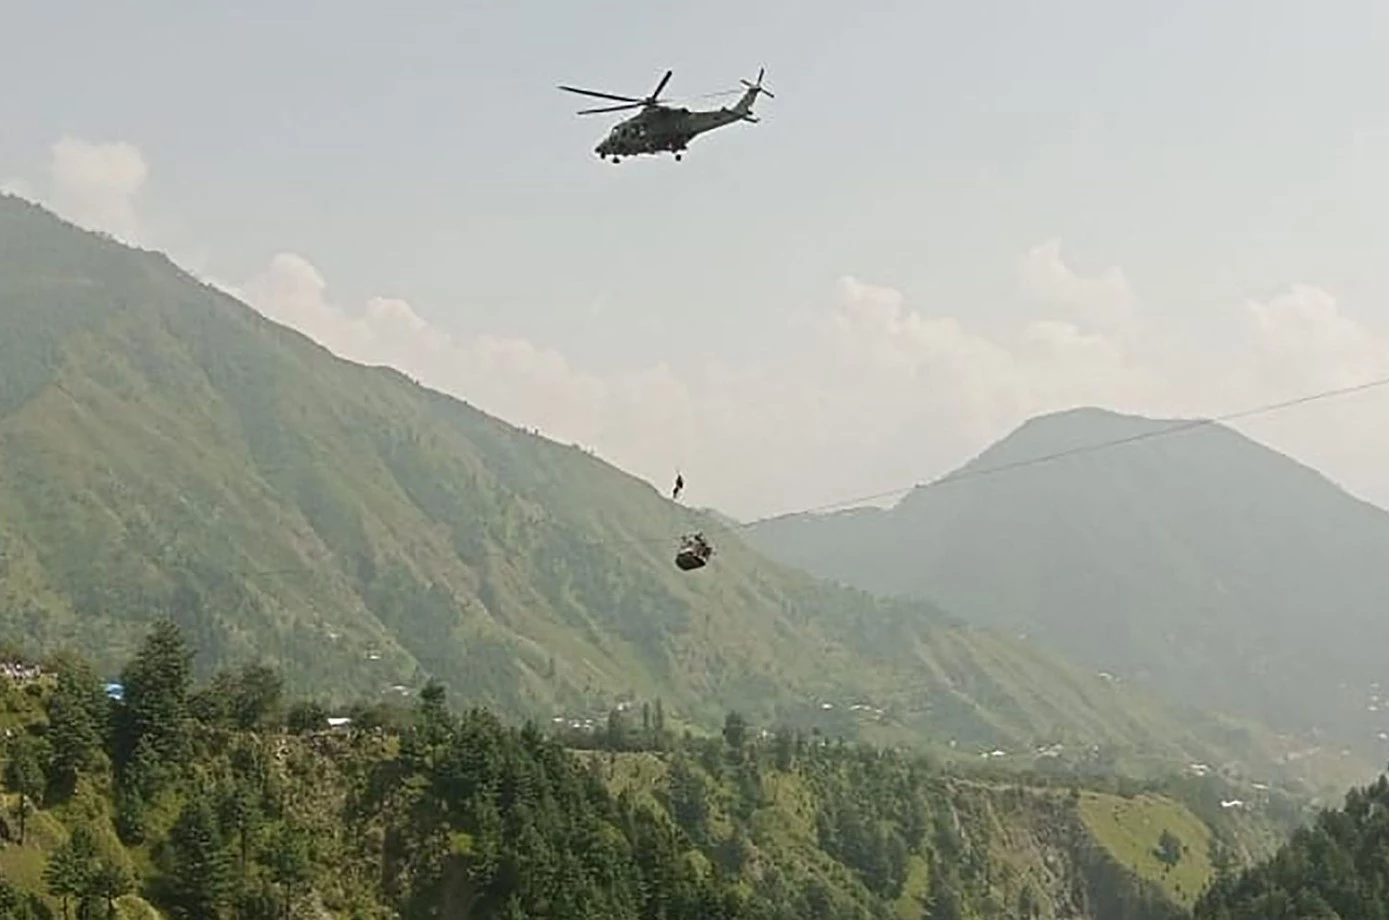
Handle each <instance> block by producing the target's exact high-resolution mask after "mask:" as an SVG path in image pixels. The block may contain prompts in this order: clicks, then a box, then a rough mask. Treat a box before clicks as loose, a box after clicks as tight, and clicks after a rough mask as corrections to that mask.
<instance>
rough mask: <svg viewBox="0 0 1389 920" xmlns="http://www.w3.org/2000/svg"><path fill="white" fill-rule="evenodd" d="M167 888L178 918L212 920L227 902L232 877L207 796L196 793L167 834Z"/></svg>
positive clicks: (233, 881)
mask: <svg viewBox="0 0 1389 920" xmlns="http://www.w3.org/2000/svg"><path fill="white" fill-rule="evenodd" d="M169 846H170V850H171V860H170V863H171V864H170V873H169V874H170V888H171V889H172V894H173V896H174V901H175V905H176V907H177V909H178V914H179V916H181V917H183V918H185V920H213V918H216V917H220V916H221V915H222V909H223V908H224V907H225V906H226V904H227V903H228V902H229V901H230V900H231V895H232V891H233V888H234V886H235V875H234V870H233V867H232V859H231V855H230V854H229V853H228V852H227V847H226V844H225V842H224V841H223V839H222V834H221V830H220V828H219V827H218V826H217V817H216V814H215V813H214V812H213V809H212V803H211V802H210V801H209V797H208V796H207V795H206V794H205V793H204V794H197V795H194V796H193V798H191V799H190V800H189V801H188V803H187V804H186V805H184V807H183V810H182V811H181V812H180V813H179V816H178V820H177V821H175V822H174V826H173V828H172V830H171V831H170V833H169Z"/></svg>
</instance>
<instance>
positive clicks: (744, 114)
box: [729, 67, 776, 121]
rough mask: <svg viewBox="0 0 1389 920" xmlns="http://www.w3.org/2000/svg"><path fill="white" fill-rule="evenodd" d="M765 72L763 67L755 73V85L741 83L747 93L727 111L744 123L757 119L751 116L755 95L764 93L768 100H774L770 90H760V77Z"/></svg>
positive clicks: (746, 82) (745, 82) (765, 69)
mask: <svg viewBox="0 0 1389 920" xmlns="http://www.w3.org/2000/svg"><path fill="white" fill-rule="evenodd" d="M766 72H767V68H765V67H763V68H761V69H759V70H758V71H757V82H756V83H749V82H748V81H747V80H744V81H743V85H744V86H746V87H747V91H746V92H744V93H743V95H742V98H740V99H739V100H738V101H737V102H736V103H735V104H734V106H733V108H732V109H730V110H729V111H731V112H733V113H734V114H735V115H737V116H739V117H740V118H742V119H744V120H745V121H757V117H756V116H755V115H753V114H752V104H753V102H755V101H756V100H757V94H758V93H766V94H767V97H768V98H769V99H775V98H776V96H775V94H773V93H772V91H771V90H768V89H763V88H762V77H763V76H764V75H765V74H766Z"/></svg>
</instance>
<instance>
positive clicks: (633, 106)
mask: <svg viewBox="0 0 1389 920" xmlns="http://www.w3.org/2000/svg"><path fill="white" fill-rule="evenodd" d="M644 105H646V103H645V102H640V101H638V102H629V103H627V104H626V105H605V106H603V107H602V108H600V109H579V111H578V113H577V114H579V115H595V114H597V113H598V112H621V111H624V110H626V109H639V108H641V107H642V106H644Z"/></svg>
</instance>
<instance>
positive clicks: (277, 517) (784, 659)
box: [0, 198, 1274, 762]
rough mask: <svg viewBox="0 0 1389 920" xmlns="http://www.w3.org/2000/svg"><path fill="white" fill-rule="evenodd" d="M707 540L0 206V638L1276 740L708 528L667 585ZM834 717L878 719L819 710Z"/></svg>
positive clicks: (146, 258) (1252, 748)
mask: <svg viewBox="0 0 1389 920" xmlns="http://www.w3.org/2000/svg"><path fill="white" fill-rule="evenodd" d="M712 523H713V522H712V521H710V520H708V519H706V518H703V517H701V516H699V515H697V514H696V513H695V512H691V511H687V510H685V509H682V508H680V507H678V506H676V505H673V504H672V503H670V502H668V501H666V500H665V499H663V498H662V497H661V496H660V495H658V494H657V493H656V491H655V490H654V489H652V488H651V487H650V486H649V485H647V484H645V483H643V482H640V481H638V480H635V479H634V478H632V477H630V476H628V475H626V474H624V473H622V472H620V471H618V470H616V469H614V468H612V467H611V466H608V465H606V464H604V463H602V462H600V461H599V460H597V459H595V458H593V457H591V456H589V455H588V454H586V453H584V452H583V451H581V450H578V449H576V448H571V447H564V446H561V445H558V444H555V443H553V442H550V441H547V440H545V439H543V438H540V437H538V436H534V435H531V434H529V433H527V432H525V431H522V430H520V429H517V428H515V427H513V426H510V425H507V424H506V423H504V422H501V421H499V420H496V419H493V418H491V417H488V416H486V415H484V414H482V413H480V412H477V411H475V410H473V409H472V408H470V407H469V406H467V405H466V404H464V403H461V402H459V401H457V400H454V399H451V398H448V397H445V396H442V395H440V394H437V393H434V392H431V391H428V390H425V389H423V388H421V387H419V386H417V385H415V384H414V383H413V382H411V381H409V380H408V379H406V378H405V377H404V376H402V375H401V374H398V373H395V372H393V371H389V370H384V369H371V368H364V367H361V366H359V365H354V364H351V363H348V362H345V361H341V360H339V359H337V358H335V357H333V356H332V355H331V354H329V353H328V352H327V351H326V350H324V349H322V348H320V347H319V346H317V345H315V344H314V343H312V342H311V341H309V340H308V339H307V338H305V337H304V336H302V335H299V334H297V333H295V332H293V331H290V330H288V329H286V328H284V327H281V326H278V325H276V324H274V323H271V322H269V321H267V320H265V319H264V318H263V317H261V316H260V315H259V314H256V313H255V312H253V311H252V310H250V309H249V308H247V307H245V306H244V305H243V304H241V303H239V302H237V301H235V300H234V299H232V298H230V297H228V296H225V295H224V294H222V293H220V292H217V291H215V290H213V289H211V288H208V287H206V286H204V285H201V284H199V283H198V282H196V281H194V280H193V279H191V278H189V277H188V276H187V275H185V274H183V273H182V272H180V271H179V270H178V269H176V268H175V267H174V266H173V265H172V264H171V263H169V262H168V260H167V259H165V258H164V257H163V256H161V255H158V254H154V253H143V252H138V251H132V250H129V249H127V248H125V247H123V246H120V245H117V244H115V243H113V242H111V241H109V240H104V239H101V238H100V237H98V236H96V235H93V234H89V233H85V232H82V231H79V230H77V229H75V228H72V227H70V226H68V225H66V224H64V223H62V222H60V221H58V220H56V219H54V218H53V217H51V216H50V215H48V214H47V213H46V212H43V211H41V210H40V209H38V208H35V207H32V206H29V205H27V204H25V203H22V202H20V201H18V200H17V199H13V198H0V543H3V558H2V559H0V617H3V619H2V620H0V623H2V624H3V627H4V636H5V637H9V638H16V639H21V640H24V641H28V642H32V643H34V644H35V645H36V646H37V647H38V648H53V647H57V646H59V645H69V644H70V645H75V646H77V647H80V648H82V649H83V650H85V651H86V652H87V653H88V654H90V655H92V656H94V658H95V659H96V660H97V661H98V662H100V663H102V664H104V665H107V666H110V667H114V666H115V663H117V662H120V661H123V660H125V659H126V658H127V657H128V655H129V654H130V653H131V651H132V650H133V647H134V643H135V642H136V640H137V639H138V637H139V636H141V635H142V634H143V630H144V628H145V626H146V624H147V623H148V622H149V620H150V619H151V618H153V617H154V616H157V615H165V614H168V615H172V616H173V617H174V618H175V619H176V620H177V621H178V622H179V623H180V625H181V626H182V627H183V628H184V630H185V632H186V634H187V635H189V637H190V639H191V640H192V641H193V643H194V644H195V646H196V647H198V648H199V649H200V655H201V657H200V660H199V664H200V666H202V667H204V668H206V667H210V666H212V665H214V664H220V663H227V662H232V661H238V660H245V659H249V658H254V657H260V658H263V659H266V660H268V661H269V662H271V663H274V664H281V665H283V666H284V670H285V672H286V673H287V675H288V677H289V680H290V685H291V690H293V691H295V692H302V691H316V692H325V693H330V694H333V695H336V696H338V697H340V698H347V697H362V696H371V695H374V694H378V693H389V692H392V691H391V690H390V688H391V687H392V686H393V685H396V684H403V685H416V686H417V685H418V684H419V683H420V681H421V680H422V679H423V677H424V676H425V675H426V674H433V675H435V676H437V677H439V678H441V679H443V680H444V681H445V682H446V683H447V684H448V685H449V686H450V688H451V690H452V692H453V693H454V695H455V697H456V698H459V697H461V698H465V699H468V700H471V701H474V702H480V703H485V704H488V705H491V706H493V707H496V708H498V709H500V710H501V711H503V712H505V713H507V714H509V715H537V716H541V717H545V716H548V715H551V714H554V713H562V712H569V713H574V712H584V711H589V712H592V711H597V712H598V713H600V714H601V713H602V712H603V711H605V710H606V708H607V707H608V706H610V705H611V704H612V702H613V701H614V699H615V698H616V697H618V696H621V695H634V696H637V697H641V698H645V699H652V698H656V697H662V698H664V700H665V703H666V707H667V711H668V712H669V713H670V714H671V716H672V717H673V718H687V719H692V720H694V721H696V722H702V723H704V724H716V723H717V721H718V720H719V719H720V718H721V716H722V713H723V711H724V710H726V709H727V708H730V707H739V708H743V709H745V710H747V711H749V712H750V714H752V715H755V716H759V717H762V718H765V719H768V720H770V719H771V718H782V719H800V720H818V721H819V723H820V724H822V725H823V726H824V727H825V728H826V729H827V730H832V731H844V732H848V733H851V734H854V733H863V734H865V735H867V736H868V737H873V738H877V739H879V740H903V739H911V740H915V741H921V740H922V739H931V740H934V741H936V742H938V743H941V744H944V743H946V741H947V740H948V739H953V740H955V741H956V742H957V744H958V745H960V746H961V747H962V748H964V749H970V750H977V749H990V748H994V747H1000V746H1002V747H1006V748H1008V749H1010V750H1012V751H1014V752H1017V751H1018V750H1020V749H1026V748H1027V747H1029V746H1030V745H1032V744H1034V743H1036V742H1037V741H1039V740H1044V739H1065V740H1067V741H1070V742H1072V743H1073V744H1074V745H1077V746H1084V745H1087V744H1110V745H1116V746H1119V747H1122V748H1125V749H1127V750H1129V751H1131V752H1132V753H1133V754H1134V755H1135V756H1138V757H1161V758H1164V759H1169V760H1170V759H1172V758H1199V759H1205V760H1210V761H1218V760H1222V759H1225V758H1230V757H1235V756H1240V755H1247V756H1249V757H1251V758H1253V759H1254V760H1255V762H1259V761H1260V759H1261V758H1266V755H1268V754H1269V753H1270V751H1271V750H1272V747H1273V746H1274V745H1273V744H1272V742H1270V741H1269V740H1268V739H1267V738H1266V737H1264V736H1263V735H1261V734H1260V733H1258V732H1251V733H1241V731H1240V730H1235V731H1234V732H1233V733H1231V732H1230V731H1228V730H1227V727H1226V726H1225V725H1224V724H1217V723H1215V722H1213V721H1212V720H1210V719H1208V718H1206V717H1204V716H1199V715H1195V714H1192V713H1187V712H1184V711H1178V710H1173V709H1171V708H1169V707H1165V706H1163V705H1161V704H1158V703H1155V702H1153V701H1152V700H1150V699H1147V698H1144V697H1141V696H1138V695H1135V694H1131V693H1129V692H1128V691H1126V690H1124V689H1122V688H1120V689H1116V688H1113V687H1110V686H1107V685H1105V684H1103V683H1102V682H1100V681H1098V680H1097V679H1096V678H1094V677H1093V676H1091V675H1086V674H1082V673H1080V672H1079V671H1077V670H1076V669H1074V668H1071V667H1069V666H1068V665H1066V664H1064V663H1062V662H1060V661H1059V660H1057V659H1055V658H1053V657H1050V656H1047V655H1043V654H1040V653H1038V652H1037V651H1036V650H1034V649H1032V648H1031V647H1029V646H1027V645H1026V644H1023V643H1019V642H1016V641H1012V640H1010V639H1004V638H1001V637H999V636H996V635H991V634H987V633H983V632H980V631H977V630H971V629H968V628H965V627H962V626H960V625H958V624H953V623H951V622H950V621H948V620H947V618H946V617H944V615H942V614H941V613H939V611H937V610H935V609H934V608H932V607H931V606H930V605H929V604H926V603H924V602H922V603H912V604H897V603H887V602H880V601H876V600H873V599H871V598H870V597H868V596H867V595H866V594H863V593H860V592H852V591H848V590H841V589H838V588H834V587H832V586H829V585H827V584H824V583H822V582H819V581H816V580H814V579H812V578H810V577H807V576H804V575H802V574H800V573H798V572H796V571H794V570H791V569H788V568H786V567H784V566H782V565H780V564H777V563H774V562H771V561H769V560H768V559H767V558H766V557H764V556H761V555H759V554H757V553H755V552H753V551H752V550H750V549H748V548H747V547H745V546H744V545H742V544H741V543H739V542H738V541H736V540H733V539H724V540H720V541H719V551H720V552H719V555H718V556H717V557H716V559H715V562H714V564H713V565H712V566H711V568H710V569H708V570H706V571H703V572H699V573H693V574H682V573H680V572H678V571H677V570H676V569H675V568H674V566H673V565H672V564H671V561H670V555H671V551H672V547H673V542H674V539H675V537H676V535H677V534H678V533H679V532H681V531H682V530H684V529H686V528H689V527H691V526H694V525H696V524H705V525H708V524H712ZM710 529H711V530H712V529H713V528H712V527H711V528H710ZM860 701H861V702H865V703H869V704H872V705H875V706H877V707H880V708H882V709H883V710H884V711H885V712H884V717H883V719H882V721H865V719H864V717H863V716H862V714H861V713H859V714H850V713H847V712H846V711H845V708H846V706H848V705H849V704H851V703H855V702H860ZM826 702H828V703H830V704H832V705H833V706H835V707H836V708H835V709H833V710H826V709H824V708H823V704H824V703H826Z"/></svg>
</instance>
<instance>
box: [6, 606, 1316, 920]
mask: <svg viewBox="0 0 1389 920" xmlns="http://www.w3.org/2000/svg"><path fill="white" fill-rule="evenodd" d="M6 657H7V658H9V659H13V658H14V657H15V656H13V655H8V656H6ZM192 658H193V652H192V650H191V649H190V647H189V645H188V644H187V642H186V640H185V637H184V636H183V634H182V633H181V632H180V631H179V629H178V627H177V626H175V625H174V624H173V623H172V622H168V621H165V622H161V623H158V624H156V625H155V626H154V627H153V629H152V630H151V632H150V633H149V635H148V637H147V638H146V640H145V642H144V644H143V645H142V646H141V647H140V649H139V650H138V652H137V653H136V654H135V655H134V656H133V658H132V659H131V660H130V662H129V663H128V664H127V666H126V667H125V669H124V670H123V672H122V674H121V679H120V685H119V690H118V691H114V690H110V689H109V688H104V687H103V685H102V682H101V680H100V679H99V677H98V675H97V673H96V672H95V671H94V670H93V668H92V666H91V665H90V663H88V662H87V661H85V660H84V659H82V658H81V657H80V656H77V655H75V654H71V653H68V654H62V655H57V656H54V657H52V658H50V659H49V660H47V661H45V662H44V663H43V664H42V666H40V667H29V668H27V669H26V668H25V667H20V666H18V665H12V666H11V667H10V668H9V673H8V675H7V676H6V677H5V678H4V680H5V681H6V687H5V690H4V693H3V706H4V708H3V712H2V713H0V724H3V725H4V727H5V734H6V739H5V746H4V772H3V779H4V784H5V788H6V790H7V793H8V794H7V796H6V799H5V808H4V810H3V812H4V821H3V824H2V825H0V837H3V838H4V842H3V845H0V872H3V876H4V881H3V884H0V898H2V899H3V903H4V904H5V905H6V908H5V909H6V910H7V911H8V914H7V915H8V916H14V917H21V918H24V917H30V918H34V917H56V916H63V917H126V918H136V917H155V916H168V917H172V918H189V920H191V918H217V917H228V918H230V917H236V918H242V920H256V918H282V917H292V916H298V915H301V913H302V914H303V915H306V916H307V915H311V914H317V915H320V916H337V917H353V918H376V917H380V918H385V917H406V918H427V917H443V916H460V915H467V916H472V917H498V918H522V917H529V918H535V917H553V918H583V917H593V918H599V917H602V918H609V917H630V918H652V920H655V918H665V920H678V918H686V917H688V918H706V920H707V918H721V917H723V918H767V920H773V918H787V920H790V918H805V917H811V918H822V920H830V918H865V920H866V918H883V920H887V918H902V917H912V918H914V917H925V918H931V920H940V918H966V917H1000V918H1001V917H1020V916H1021V917H1038V918H1049V917H1057V916H1076V915H1086V914H1087V913H1094V912H1100V913H1102V914H1103V915H1104V916H1113V917H1116V918H1119V920H1123V918H1135V920H1147V918H1169V917H1170V918H1176V917H1181V916H1183V915H1184V914H1185V912H1186V909H1187V907H1188V906H1189V905H1190V904H1191V903H1192V902H1193V901H1194V899H1195V897H1196V895H1197V894H1198V893H1199V890H1200V889H1201V888H1203V887H1204V886H1205V884H1206V882H1207V881H1208V880H1209V878H1210V877H1211V876H1212V875H1218V874H1219V873H1220V872H1222V871H1228V870H1229V869H1230V868H1232V867H1234V866H1235V864H1236V863H1237V862H1239V861H1241V859H1242V858H1243V860H1244V861H1247V858H1248V856H1249V851H1248V847H1247V844H1248V842H1249V839H1250V838H1249V837H1248V835H1247V834H1243V833H1241V831H1240V829H1239V828H1238V827H1236V826H1235V825H1221V824H1220V822H1219V820H1218V818H1219V816H1218V814H1214V813H1212V819H1210V820H1208V819H1207V818H1206V815H1205V813H1203V808H1202V806H1201V802H1200V799H1201V797H1202V796H1201V794H1199V793H1198V794H1186V793H1183V791H1182V790H1180V789H1178V788H1176V787H1175V786H1173V787H1172V788H1168V789H1163V788H1160V786H1159V785H1157V784H1154V783H1148V784H1146V785H1139V784H1130V787H1129V788H1126V789H1119V788H1116V787H1115V785H1114V778H1113V777H1109V778H1107V779H1106V778H1103V777H1094V778H1092V779H1090V780H1086V781H1081V780H1073V781H1070V782H1065V781H1062V780H1061V779H1059V778H1057V777H1036V776H1034V777H1026V778H1024V777H1018V776H1013V777H1011V778H1009V777H1008V776H1007V775H992V774H990V773H988V772H987V771H983V770H981V771H978V772H977V773H975V774H973V775H969V774H964V773H961V772H959V771H958V770H956V769H953V768H952V769H951V770H946V769H943V768H942V767H941V766H940V765H939V764H937V763H934V762H933V761H932V760H930V759H928V758H925V757H922V756H919V755H915V754H910V753H906V752H902V751H894V750H891V749H883V748H873V747H869V746H866V745H862V744H850V743H846V742H844V741H843V740H840V739H829V738H827V737H824V736H822V735H820V734H818V733H814V732H812V733H810V734H803V733H799V732H795V731H791V730H788V729H775V730H771V731H766V730H762V729H758V728H755V727H754V726H752V725H750V724H749V723H748V722H747V721H746V720H745V719H744V718H743V717H742V716H741V715H739V714H738V713H729V714H728V716H727V718H726V719H725V722H724V730H723V732H722V733H721V734H718V735H714V736H712V737H693V736H690V735H689V734H688V733H685V732H681V733H680V734H678V735H677V734H676V733H675V732H673V731H670V730H668V729H667V728H666V727H665V725H664V724H663V722H664V714H663V712H662V706H661V703H660V701H655V703H654V704H645V705H642V706H640V707H635V706H634V707H631V708H629V709H626V710H614V711H613V713H612V715H611V716H610V719H609V723H608V725H606V726H604V727H602V728H600V729H599V730H597V731H593V732H588V733H580V734H572V733H564V734H560V735H557V734H552V733H549V732H545V731H542V730H541V729H540V728H539V727H538V726H537V725H535V724H534V723H527V724H525V725H523V726H511V725H507V724H505V723H503V722H502V721H501V720H499V719H498V718H497V717H495V716H494V715H492V714H491V713H489V712H487V711H484V710H478V709H473V710H469V711H466V712H459V711H456V710H455V709H454V708H453V707H451V706H449V705H448V703H447V700H446V698H445V693H444V690H443V688H442V686H441V685H439V684H437V683H431V684H429V685H428V686H427V687H426V688H425V689H424V691H423V692H421V693H420V695H419V697H418V699H417V700H415V701H414V703H413V704H412V705H410V706H401V705H397V704H386V703H375V704H371V705H367V704H362V705H358V706H356V707H354V708H352V709H351V710H350V711H348V712H346V713H345V714H344V715H342V716H340V717H337V718H332V719H330V718H328V716H329V711H328V710H326V709H325V708H324V707H323V706H322V705H320V704H317V703H314V702H312V701H290V700H288V699H286V697H285V694H284V692H283V682H282V679H281V677H280V675H278V674H277V673H276V672H275V671H273V670H272V669H269V668H266V667H263V666H260V665H247V666H243V667H241V668H239V669H237V670H223V671H221V672H218V673H217V674H216V675H215V676H213V677H212V678H211V679H210V680H208V681H206V682H203V683H198V682H196V681H195V680H194V677H193V670H192V666H191V662H192ZM345 720H350V721H345ZM1216 791H1217V790H1215V789H1214V788H1212V789H1211V790H1207V791H1206V793H1205V795H1206V798H1210V797H1211V795H1212V794H1214V793H1215V792H1216ZM1190 792H1192V790H1187V793H1190ZM1217 797H1218V796H1217ZM1178 798H1182V799H1183V800H1184V801H1187V802H1189V803H1190V804H1189V807H1188V806H1187V805H1183V804H1181V802H1179V801H1177V799H1178ZM1121 806H1122V807H1124V808H1133V809H1139V810H1138V811H1134V812H1132V815H1133V816H1132V817H1131V818H1129V819H1127V820H1128V821H1129V823H1130V825H1131V827H1130V830H1131V829H1133V828H1140V827H1141V828H1142V829H1143V830H1142V834H1141V835H1140V837H1141V839H1140V838H1139V837H1135V838H1134V839H1136V840H1139V843H1138V847H1137V850H1136V851H1134V852H1129V853H1126V852H1125V851H1124V849H1123V846H1122V845H1121V844H1122V843H1123V839H1124V838H1123V834H1122V833H1121V832H1122V831H1123V828H1118V827H1115V828H1111V829H1110V830H1109V831H1108V832H1106V831H1105V830H1104V828H1103V826H1102V825H1103V822H1104V821H1105V820H1108V818H1107V817H1106V816H1107V815H1108V814H1109V813H1110V812H1111V811H1112V812H1113V814H1114V815H1118V814H1120V807H1121ZM1207 811H1208V810H1207ZM1215 811H1216V812H1218V809H1216V810H1215ZM1101 813H1103V814H1101ZM1197 814H1201V815H1202V817H1201V818H1199V819H1198V818H1197V817H1195V815H1197ZM1096 815H1098V816H1099V818H1096V817H1095V816H1096ZM1296 818H1297V815H1296V813H1295V811H1292V812H1289V813H1288V815H1287V816H1286V819H1287V820H1288V821H1292V820H1296ZM1245 830H1247V828H1246V829H1245ZM1106 833H1108V834H1109V836H1110V839H1106ZM1116 841H1118V843H1116ZM1241 854H1243V856H1242V855H1241ZM1140 863H1141V865H1140ZM305 912H307V913H305ZM325 912H326V913H325Z"/></svg>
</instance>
